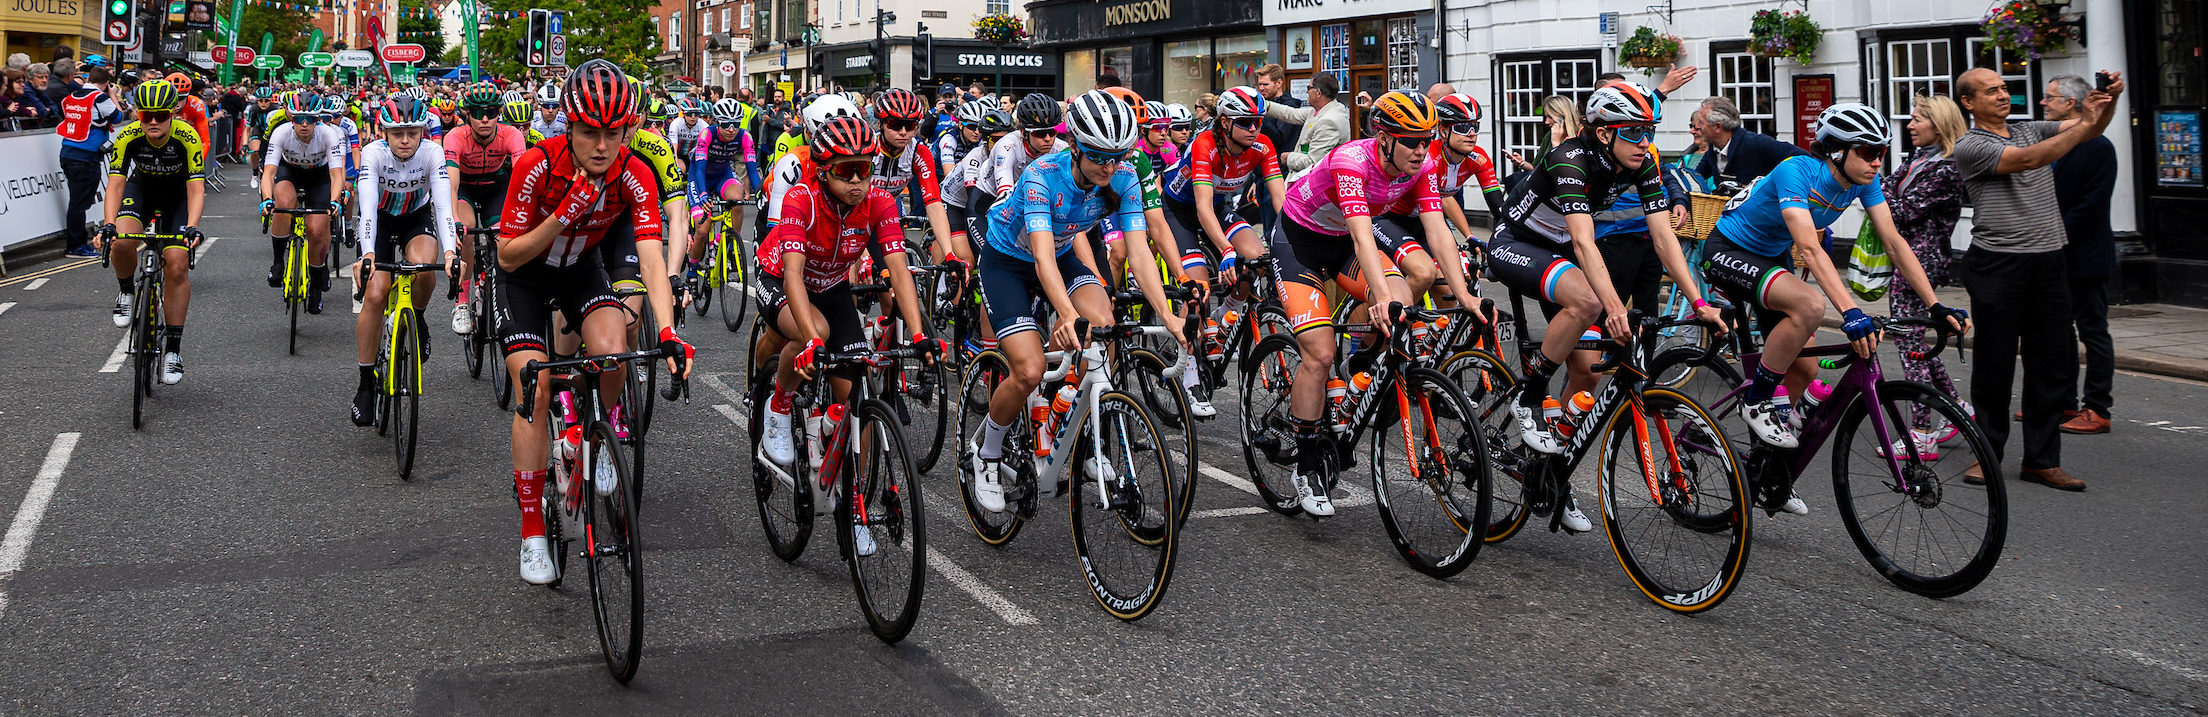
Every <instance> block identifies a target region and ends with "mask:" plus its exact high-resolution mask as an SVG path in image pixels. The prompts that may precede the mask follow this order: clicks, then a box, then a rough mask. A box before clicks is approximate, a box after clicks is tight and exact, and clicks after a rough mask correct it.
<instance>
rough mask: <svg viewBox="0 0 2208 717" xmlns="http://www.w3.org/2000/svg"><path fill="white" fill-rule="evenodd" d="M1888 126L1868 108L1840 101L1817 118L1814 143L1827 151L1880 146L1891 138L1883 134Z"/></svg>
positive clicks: (1875, 111) (1863, 105) (1886, 133)
mask: <svg viewBox="0 0 2208 717" xmlns="http://www.w3.org/2000/svg"><path fill="white" fill-rule="evenodd" d="M1890 124H1891V123H1890V122H1888V121H1887V120H1886V118H1885V117H1882V116H1880V115H1879V114H1878V110H1874V109H1871V108H1870V106H1869V105H1865V104H1862V103H1858V102H1842V103H1840V104H1836V105H1833V106H1831V107H1827V108H1825V111H1824V112H1823V113H1821V114H1819V115H1817V144H1818V146H1820V147H1823V148H1824V149H1825V151H1828V152H1837V151H1840V150H1841V149H1843V148H1847V147H1861V146H1865V145H1869V146H1879V145H1884V144H1886V143H1887V142H1889V141H1891V140H1892V139H1893V138H1892V135H1891V134H1889V133H1888V131H1887V127H1888V126H1889V125H1890Z"/></svg>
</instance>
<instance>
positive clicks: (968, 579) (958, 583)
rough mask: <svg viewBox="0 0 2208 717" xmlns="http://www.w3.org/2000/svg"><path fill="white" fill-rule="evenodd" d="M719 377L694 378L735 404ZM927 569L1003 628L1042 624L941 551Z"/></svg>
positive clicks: (728, 410)
mask: <svg viewBox="0 0 2208 717" xmlns="http://www.w3.org/2000/svg"><path fill="white" fill-rule="evenodd" d="M720 376H721V375H720V374H711V373H708V374H699V376H698V377H699V378H700V379H702V380H703V382H704V383H705V385H707V386H709V387H711V388H712V389H713V390H715V391H719V392H721V393H722V394H723V395H726V396H728V397H729V400H732V401H733V400H738V399H737V398H736V392H734V391H731V390H729V388H728V385H727V384H724V383H722V382H721V380H720ZM713 410H715V411H718V412H720V414H721V417H723V418H726V419H728V422H729V423H733V424H736V427H737V428H738V429H742V428H744V420H743V417H742V416H741V415H740V414H738V413H737V412H736V407H735V406H731V405H729V404H726V403H716V404H713ZM934 512H935V513H936V514H937V515H946V513H945V512H944V511H940V510H939V511H934ZM961 517H963V516H961ZM928 569H930V570H932V571H934V572H935V573H936V574H938V575H941V576H943V579H945V580H949V581H950V582H951V585H952V586H954V587H957V588H958V589H959V590H962V591H965V593H966V594H967V595H970V596H973V598H974V601H975V602H978V603H981V606H982V607H986V608H989V611H990V612H994V613H996V614H997V617H999V618H1002V619H1003V620H1004V621H1005V623H1006V624H1011V625H1036V624H1040V623H1041V622H1042V621H1041V620H1038V619H1036V618H1035V614H1034V613H1031V612H1028V611H1026V610H1024V609H1021V608H1020V606H1019V605H1017V604H1014V603H1013V602H1012V601H1011V600H1009V599H1006V598H1005V597H1004V594H1003V593H999V592H997V591H996V590H995V589H992V588H990V587H989V586H988V585H985V584H983V583H982V582H981V579H980V578H977V577H974V574H973V573H970V572H967V571H966V569H965V568H962V567H959V566H958V563H954V562H951V559H950V558H949V557H947V556H945V555H943V551H940V550H936V549H934V548H929V549H928Z"/></svg>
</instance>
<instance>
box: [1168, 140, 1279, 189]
mask: <svg viewBox="0 0 2208 717" xmlns="http://www.w3.org/2000/svg"><path fill="white" fill-rule="evenodd" d="M1216 135H1217V133H1215V132H1205V133H1202V134H1199V135H1196V138H1195V139H1193V140H1190V141H1189V144H1188V152H1186V153H1184V154H1183V155H1182V157H1181V161H1180V165H1181V166H1180V167H1179V168H1178V169H1179V171H1173V170H1171V169H1168V170H1167V171H1166V172H1165V174H1166V177H1165V186H1164V187H1163V189H1164V191H1165V195H1166V196H1167V197H1170V198H1172V199H1173V200H1174V201H1177V202H1181V203H1183V204H1194V203H1196V191H1195V190H1194V189H1193V187H1195V186H1196V185H1198V184H1202V185H1208V186H1210V187H1211V190H1212V201H1213V202H1214V203H1217V204H1221V205H1224V206H1228V207H1232V206H1234V205H1235V202H1236V201H1238V200H1239V199H1240V198H1241V196H1242V190H1243V189H1244V188H1246V187H1248V186H1250V185H1252V184H1258V183H1263V182H1269V181H1272V180H1275V179H1280V178H1281V177H1282V174H1281V171H1280V152H1278V151H1275V150H1274V149H1273V141H1272V140H1271V139H1267V138H1266V137H1265V136H1264V135H1258V137H1257V141H1256V142H1254V143H1251V144H1250V146H1249V148H1248V149H1244V150H1242V152H1241V153H1240V154H1228V153H1227V151H1226V150H1225V149H1224V148H1221V147H1219V146H1218V145H1217V144H1215V142H1217V140H1216V139H1215V137H1216Z"/></svg>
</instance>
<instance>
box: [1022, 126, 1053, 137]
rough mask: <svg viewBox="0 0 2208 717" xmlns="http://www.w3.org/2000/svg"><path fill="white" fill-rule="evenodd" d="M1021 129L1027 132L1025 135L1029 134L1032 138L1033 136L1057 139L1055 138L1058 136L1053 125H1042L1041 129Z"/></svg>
mask: <svg viewBox="0 0 2208 717" xmlns="http://www.w3.org/2000/svg"><path fill="white" fill-rule="evenodd" d="M1022 131H1024V132H1026V133H1027V136H1029V137H1033V138H1035V139H1057V138H1058V129H1057V128H1055V127H1044V128H1042V129H1030V130H1022Z"/></svg>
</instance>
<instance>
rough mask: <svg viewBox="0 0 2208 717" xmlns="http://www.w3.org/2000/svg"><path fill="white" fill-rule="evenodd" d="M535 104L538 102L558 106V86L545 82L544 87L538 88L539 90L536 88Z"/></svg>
mask: <svg viewBox="0 0 2208 717" xmlns="http://www.w3.org/2000/svg"><path fill="white" fill-rule="evenodd" d="M537 102H539V103H543V104H559V103H560V86H559V84H557V83H552V82H547V83H544V86H543V87H539V88H537Z"/></svg>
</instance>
